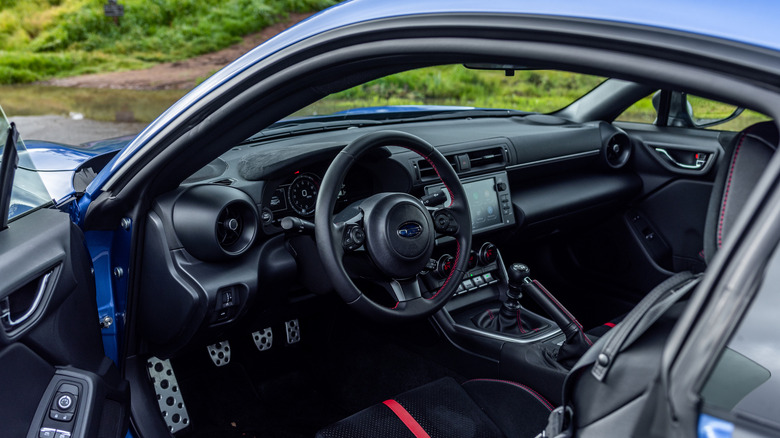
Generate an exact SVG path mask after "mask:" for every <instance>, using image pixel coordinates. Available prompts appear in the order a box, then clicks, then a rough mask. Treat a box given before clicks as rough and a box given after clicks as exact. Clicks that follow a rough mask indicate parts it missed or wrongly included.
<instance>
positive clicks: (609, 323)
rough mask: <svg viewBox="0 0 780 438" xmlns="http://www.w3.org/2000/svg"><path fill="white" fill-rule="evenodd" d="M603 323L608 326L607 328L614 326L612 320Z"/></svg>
mask: <svg viewBox="0 0 780 438" xmlns="http://www.w3.org/2000/svg"><path fill="white" fill-rule="evenodd" d="M604 325H605V326H607V327H609V328H612V327H614V326H615V323H614V322H605V323H604Z"/></svg>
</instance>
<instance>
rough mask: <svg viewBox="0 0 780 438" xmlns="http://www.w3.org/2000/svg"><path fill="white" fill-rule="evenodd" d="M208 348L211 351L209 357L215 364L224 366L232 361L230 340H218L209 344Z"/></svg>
mask: <svg viewBox="0 0 780 438" xmlns="http://www.w3.org/2000/svg"><path fill="white" fill-rule="evenodd" d="M206 349H207V350H208V351H209V357H210V358H211V361H212V362H214V365H216V366H218V367H223V366H225V365H227V364H229V363H230V342H228V341H222V342H217V343H216V344H211V345H209V346H208V347H206Z"/></svg>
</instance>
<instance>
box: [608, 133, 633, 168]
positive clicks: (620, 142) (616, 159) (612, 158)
mask: <svg viewBox="0 0 780 438" xmlns="http://www.w3.org/2000/svg"><path fill="white" fill-rule="evenodd" d="M631 151H632V147H631V139H630V138H628V135H626V134H624V133H622V132H619V133H616V134H614V135H612V136H611V137H609V139H607V141H606V142H604V151H603V155H604V161H605V162H606V163H607V166H609V167H611V168H613V169H620V168H621V167H623V166H625V165H626V163H628V159H629V158H631Z"/></svg>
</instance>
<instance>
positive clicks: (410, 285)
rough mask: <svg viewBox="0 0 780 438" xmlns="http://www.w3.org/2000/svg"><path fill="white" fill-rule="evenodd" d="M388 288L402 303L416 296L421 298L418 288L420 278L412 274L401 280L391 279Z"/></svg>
mask: <svg viewBox="0 0 780 438" xmlns="http://www.w3.org/2000/svg"><path fill="white" fill-rule="evenodd" d="M389 286H390V290H392V292H393V296H394V297H395V300H396V301H398V302H399V303H404V302H407V301H411V300H414V299H417V298H422V289H421V288H420V278H419V277H418V276H416V275H415V276H414V277H412V278H405V279H403V280H396V279H393V280H391V281H390V284H389Z"/></svg>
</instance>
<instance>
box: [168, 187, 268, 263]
mask: <svg viewBox="0 0 780 438" xmlns="http://www.w3.org/2000/svg"><path fill="white" fill-rule="evenodd" d="M257 222H258V215H257V208H256V207H255V204H254V201H252V198H250V197H249V195H247V194H246V193H244V192H242V191H241V190H238V189H236V188H233V187H226V186H221V185H213V184H206V185H200V186H195V187H192V188H190V189H189V190H187V191H186V192H185V193H184V194H182V195H181V196H180V197H179V199H177V200H176V204H174V206H173V228H174V230H175V231H176V236H177V237H178V238H179V240H180V241H181V243H182V245H184V249H186V250H187V252H189V253H190V254H192V255H193V256H195V257H197V258H198V259H200V260H204V261H218V260H224V259H226V258H230V257H235V256H238V255H241V254H243V253H244V252H246V250H247V249H249V248H250V247H251V246H252V243H254V240H255V235H256V234H257Z"/></svg>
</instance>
